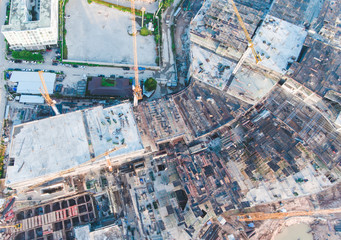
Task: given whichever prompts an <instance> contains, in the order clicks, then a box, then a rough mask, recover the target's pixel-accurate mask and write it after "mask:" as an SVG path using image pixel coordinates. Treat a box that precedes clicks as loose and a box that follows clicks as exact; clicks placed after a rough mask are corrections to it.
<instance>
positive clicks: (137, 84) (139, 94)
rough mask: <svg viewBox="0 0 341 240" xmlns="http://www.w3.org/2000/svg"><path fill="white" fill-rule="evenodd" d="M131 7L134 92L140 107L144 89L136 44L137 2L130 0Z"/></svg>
mask: <svg viewBox="0 0 341 240" xmlns="http://www.w3.org/2000/svg"><path fill="white" fill-rule="evenodd" d="M130 5H131V15H132V18H131V23H132V32H133V51H134V72H135V85H134V86H133V90H134V106H137V105H138V100H141V99H142V97H143V94H142V88H141V86H140V82H139V72H138V70H139V69H138V63H137V44H136V35H137V31H136V21H135V0H130Z"/></svg>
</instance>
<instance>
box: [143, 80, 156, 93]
mask: <svg viewBox="0 0 341 240" xmlns="http://www.w3.org/2000/svg"><path fill="white" fill-rule="evenodd" d="M144 87H145V88H146V91H147V92H150V91H154V90H155V89H156V87H157V82H156V80H155V79H154V78H148V79H147V80H146V81H145V82H144Z"/></svg>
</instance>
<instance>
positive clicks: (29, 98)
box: [20, 95, 44, 104]
mask: <svg viewBox="0 0 341 240" xmlns="http://www.w3.org/2000/svg"><path fill="white" fill-rule="evenodd" d="M20 102H21V103H40V104H41V103H44V98H43V97H42V96H36V95H21V96H20Z"/></svg>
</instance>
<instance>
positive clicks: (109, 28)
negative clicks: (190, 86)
mask: <svg viewBox="0 0 341 240" xmlns="http://www.w3.org/2000/svg"><path fill="white" fill-rule="evenodd" d="M66 15H70V18H67V19H66V23H65V27H66V30H67V34H66V45H67V47H68V59H70V60H75V61H95V62H103V63H120V64H130V65H132V64H133V63H134V53H133V38H132V36H130V35H129V34H128V29H129V27H131V18H130V17H131V15H130V13H125V12H121V11H119V10H117V9H114V8H108V7H106V6H103V5H99V4H95V3H91V4H88V3H87V1H84V0H74V1H69V2H68V4H67V5H66ZM137 27H138V26H137ZM137 54H138V63H139V65H146V66H156V63H155V59H156V44H155V41H154V36H152V35H151V36H146V37H144V36H140V35H138V36H137Z"/></svg>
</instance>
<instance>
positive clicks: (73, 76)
mask: <svg viewBox="0 0 341 240" xmlns="http://www.w3.org/2000/svg"><path fill="white" fill-rule="evenodd" d="M178 1H180V0H176V1H175V2H176V3H177V2H178ZM7 3H8V0H2V1H1V2H0V11H1V12H0V22H2V23H4V22H5V18H6V6H7ZM174 6H176V4H173V6H172V7H170V8H169V9H167V10H166V12H165V13H164V16H165V15H168V14H169V15H173V12H174ZM163 21H164V22H163V24H162V32H163V39H166V41H167V43H165V45H164V47H165V50H166V51H167V52H168V54H167V55H168V57H167V59H164V61H165V65H164V67H162V68H163V69H162V70H161V71H153V70H145V71H140V73H139V75H140V79H141V80H142V79H146V78H148V77H154V78H155V79H160V78H165V79H167V80H168V79H170V78H174V77H175V70H174V69H175V62H174V58H173V54H172V50H171V46H172V44H171V37H170V29H169V26H168V25H167V24H166V23H165V17H164V18H163ZM171 21H173V19H171ZM5 47H6V46H5V41H4V36H3V35H2V34H0V49H1V51H0V73H1V74H0V76H1V77H0V78H1V79H0V81H1V83H0V124H1V126H2V124H3V118H4V111H5V108H6V102H7V100H6V99H7V98H6V90H5V88H4V83H5V82H4V81H5V80H4V76H3V71H4V70H6V69H8V68H20V69H41V70H54V71H63V72H64V73H65V74H66V78H65V79H64V81H63V84H64V86H66V87H75V86H76V84H77V82H78V81H80V80H81V79H82V76H83V75H84V74H85V75H92V76H95V75H98V74H103V75H106V76H109V75H112V74H114V75H116V76H124V77H134V72H133V71H125V70H123V69H122V68H113V67H86V68H73V67H66V66H65V65H58V66H53V65H52V59H53V58H54V57H55V56H54V55H55V53H54V51H52V52H50V53H46V54H44V58H45V63H43V64H30V63H27V64H25V63H20V64H17V63H11V62H9V61H7V60H6V59H5ZM158 89H159V91H160V92H159V94H154V96H153V97H152V98H155V97H157V98H158V97H161V96H162V95H165V94H169V93H171V92H172V91H170V90H169V89H168V88H167V87H162V88H160V87H159V88H158Z"/></svg>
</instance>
